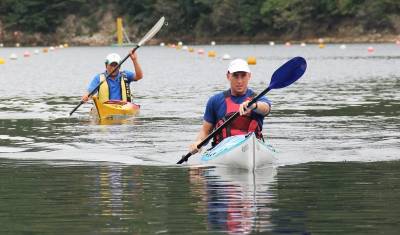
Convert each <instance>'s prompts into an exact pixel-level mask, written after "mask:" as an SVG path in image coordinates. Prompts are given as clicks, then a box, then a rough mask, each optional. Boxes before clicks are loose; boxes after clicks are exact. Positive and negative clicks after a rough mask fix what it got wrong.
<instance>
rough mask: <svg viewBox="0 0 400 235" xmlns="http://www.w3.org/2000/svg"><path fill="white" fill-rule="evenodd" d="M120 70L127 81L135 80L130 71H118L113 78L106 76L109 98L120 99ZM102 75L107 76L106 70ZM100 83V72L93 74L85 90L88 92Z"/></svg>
mask: <svg viewBox="0 0 400 235" xmlns="http://www.w3.org/2000/svg"><path fill="white" fill-rule="evenodd" d="M121 72H124V73H125V74H126V77H127V79H128V83H131V82H132V81H136V80H135V77H136V75H135V73H134V72H131V71H120V72H119V73H118V75H117V77H116V78H115V79H111V78H107V83H108V87H109V91H110V100H122V95H121V79H122V74H121ZM104 75H105V76H106V77H107V75H108V74H107V72H104ZM99 83H100V74H97V75H96V76H94V78H93V79H92V81H91V82H90V84H89V86H88V88H87V90H88V92H89V93H90V92H91V91H93V89H95V88H96V87H97V86H98V85H99Z"/></svg>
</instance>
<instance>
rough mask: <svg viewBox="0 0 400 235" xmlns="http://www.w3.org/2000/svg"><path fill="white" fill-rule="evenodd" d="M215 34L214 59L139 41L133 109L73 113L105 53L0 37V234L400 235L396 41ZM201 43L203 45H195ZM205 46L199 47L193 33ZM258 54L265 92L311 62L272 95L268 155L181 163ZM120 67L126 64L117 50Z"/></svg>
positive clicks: (259, 83) (399, 54) (256, 74)
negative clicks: (226, 162) (236, 40)
mask: <svg viewBox="0 0 400 235" xmlns="http://www.w3.org/2000/svg"><path fill="white" fill-rule="evenodd" d="M368 46H369V45H364V44H356V45H348V46H347V49H345V50H340V49H339V46H338V45H330V46H327V47H326V48H325V49H319V48H318V47H316V46H315V45H311V46H307V47H300V46H292V47H289V48H287V47H283V46H275V47H270V46H265V45H257V46H253V45H250V46H216V47H214V48H213V49H214V50H215V51H216V52H217V55H218V56H217V58H208V57H206V56H200V55H197V54H194V53H189V52H186V51H180V50H176V49H171V48H161V47H143V48H140V51H139V56H140V57H139V59H140V62H141V64H142V67H143V70H144V72H145V78H144V79H143V80H141V81H139V82H137V83H135V84H134V85H133V89H134V98H135V102H136V103H138V104H140V105H141V107H142V109H141V113H140V115H139V116H138V117H136V118H135V119H133V120H129V121H127V122H126V123H101V124H99V123H96V122H94V121H92V120H90V118H89V115H88V112H89V110H90V108H91V104H85V105H83V106H81V108H80V109H78V111H77V112H76V113H74V115H73V116H72V117H69V116H68V113H69V112H70V111H71V110H72V109H73V107H74V106H75V105H77V103H78V102H79V100H80V96H81V95H82V94H83V92H84V90H85V88H86V86H87V84H88V82H89V81H90V80H91V78H92V77H93V76H94V75H95V74H96V73H98V72H101V71H103V70H104V65H103V62H104V57H105V56H106V55H107V54H108V53H110V52H114V51H116V52H119V53H120V54H121V55H122V56H124V55H126V53H127V48H106V47H98V48H93V47H92V48H87V47H82V48H68V49H62V50H56V51H54V52H49V53H47V54H44V53H40V54H39V55H33V56H31V57H30V58H23V57H22V53H23V51H25V50H31V51H32V48H19V49H15V48H1V49H0V57H3V58H8V56H9V54H11V53H17V54H18V55H19V57H20V58H19V59H18V60H16V61H10V60H7V61H6V64H4V65H1V70H2V72H1V74H0V94H1V96H0V110H1V111H0V165H1V167H0V176H1V181H2V183H1V184H0V198H1V200H0V203H1V204H2V205H1V207H0V224H1V225H2V226H1V228H0V233H2V234H25V233H28V234H55V233H65V234H71V233H76V234H110V233H117V234H123V233H126V234H132V233H134V234H136V233H137V234H146V233H151V234H154V233H170V234H177V233H181V234H187V233H218V232H224V233H230V234H243V233H293V234H302V233H305V234H310V233H311V234H320V233H334V234H337V233H341V234H343V233H347V234H376V233H385V234H395V233H396V231H398V230H399V229H400V226H398V225H397V224H398V223H399V221H398V220H399V219H398V216H396V215H398V214H399V213H400V208H398V207H397V206H396V204H397V203H396V202H397V201H398V198H399V196H400V195H399V194H400V191H399V183H400V182H399V180H400V175H399V174H400V173H398V168H399V166H400V161H398V160H399V159H400V141H399V139H400V134H399V133H400V132H399V129H400V93H399V92H398V91H399V89H400V47H398V46H396V45H394V44H393V45H391V44H380V45H373V46H374V47H375V52H374V53H368V52H367V47H368ZM197 48H199V47H197ZM203 48H205V49H206V51H207V50H209V49H211V48H210V47H209V46H205V47H203ZM225 53H228V54H230V55H231V56H232V57H243V58H245V57H247V56H256V57H257V65H256V66H252V67H251V69H252V74H253V78H252V81H251V86H252V87H253V88H254V90H256V91H262V90H263V89H265V88H266V87H267V86H268V83H269V80H270V77H271V75H272V73H273V72H274V71H275V70H276V69H277V68H278V67H279V66H280V65H281V64H283V63H284V62H286V61H287V60H289V59H290V58H292V57H294V56H303V57H304V58H306V60H307V62H308V70H307V72H306V74H305V75H304V76H303V78H302V79H300V80H299V81H298V82H296V83H295V84H293V85H291V86H290V87H287V88H284V89H281V90H273V91H271V92H270V93H269V94H268V97H269V98H270V99H271V100H272V102H273V111H272V113H271V115H270V116H269V117H268V118H267V119H266V120H265V124H264V134H265V135H266V136H268V141H269V142H270V143H271V144H272V145H273V146H274V147H275V148H276V149H278V151H279V155H278V156H279V160H278V162H277V164H276V165H275V166H274V167H273V168H271V169H269V168H267V169H264V170H261V171H260V172H256V173H254V174H253V173H247V172H241V171H232V170H230V171H228V170H226V169H221V168H208V169H199V168H187V167H181V166H179V167H177V166H176V165H175V163H176V161H177V160H178V159H179V158H180V156H181V155H182V154H185V153H186V152H187V146H188V145H189V144H190V143H191V141H192V140H193V139H194V138H195V136H196V134H197V131H198V130H199V128H200V124H201V120H202V114H203V111H204V106H205V103H206V101H207V99H208V97H209V96H210V95H212V94H213V93H215V92H217V91H220V90H223V89H226V88H227V81H226V79H225V72H226V68H227V65H228V63H229V61H224V60H222V59H221V57H222V55H223V54H225ZM123 67H124V68H125V69H130V68H131V67H132V65H131V62H130V61H127V62H126V63H125V64H124V66H123Z"/></svg>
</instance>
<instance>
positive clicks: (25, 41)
mask: <svg viewBox="0 0 400 235" xmlns="http://www.w3.org/2000/svg"><path fill="white" fill-rule="evenodd" d="M320 40H323V43H325V44H344V43H346V44H355V43H396V42H397V41H400V35H394V34H384V35H382V34H368V35H359V36H357V37H351V36H344V37H320V38H304V39H291V38H274V37H267V36H255V37H247V36H237V37H214V38H192V37H190V36H183V37H182V38H181V39H179V40H177V39H176V38H174V39H170V38H164V39H160V38H155V39H152V40H150V41H149V42H148V43H147V45H159V44H160V43H161V42H163V43H165V44H166V45H167V44H177V43H178V42H179V41H181V42H183V44H185V45H207V44H210V42H211V41H215V42H216V44H227V45H230V44H238V45H246V44H255V45H257V44H269V43H270V42H274V43H275V44H285V43H286V42H290V43H291V44H300V43H308V44H319V43H321V41H320ZM115 41H116V40H115V39H114V38H113V37H110V36H105V35H100V34H95V35H93V36H79V37H72V38H68V39H60V38H59V37H57V36H54V37H53V36H49V35H40V34H34V35H24V37H23V38H22V37H21V38H20V39H19V40H18V41H15V40H10V39H9V38H8V39H6V40H4V41H1V40H0V45H1V44H3V46H4V47H14V46H15V45H16V43H19V45H20V46H21V47H29V46H52V45H60V44H64V43H68V44H69V45H70V46H111V45H112V44H115ZM132 41H135V40H132Z"/></svg>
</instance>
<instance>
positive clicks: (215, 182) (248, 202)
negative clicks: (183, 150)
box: [189, 167, 276, 234]
mask: <svg viewBox="0 0 400 235" xmlns="http://www.w3.org/2000/svg"><path fill="white" fill-rule="evenodd" d="M189 171H190V182H191V186H192V187H191V192H192V194H194V196H200V198H201V200H200V202H199V203H198V207H197V211H198V212H199V213H201V214H207V220H208V229H209V230H218V231H223V232H228V233H229V234H248V233H251V232H263V231H270V230H271V229H272V227H271V222H270V216H271V215H270V214H271V208H269V207H268V205H270V204H271V203H272V194H271V193H270V192H269V190H268V187H269V185H270V184H271V183H272V182H273V181H274V180H275V175H276V169H275V168H273V167H269V168H264V169H262V170H259V171H256V172H248V171H243V170H238V169H229V168H223V167H217V168H191V169H190V170H189Z"/></svg>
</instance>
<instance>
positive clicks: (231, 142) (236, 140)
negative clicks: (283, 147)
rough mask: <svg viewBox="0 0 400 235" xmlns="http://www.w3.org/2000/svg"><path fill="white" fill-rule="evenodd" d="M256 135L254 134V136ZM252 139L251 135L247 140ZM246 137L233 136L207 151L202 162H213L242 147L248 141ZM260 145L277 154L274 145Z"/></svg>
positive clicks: (202, 157) (202, 156) (263, 143)
mask: <svg viewBox="0 0 400 235" xmlns="http://www.w3.org/2000/svg"><path fill="white" fill-rule="evenodd" d="M252 135H254V134H252ZM249 137H251V135H249V136H248V137H247V138H249ZM247 138H246V137H245V136H244V135H236V136H232V137H228V138H226V139H224V140H223V141H222V142H221V143H219V144H218V145H217V146H216V147H215V148H213V149H211V150H209V151H206V152H205V153H204V154H202V155H201V160H202V161H205V162H206V161H210V160H213V159H215V158H217V157H219V156H221V155H222V154H224V153H226V152H229V151H231V150H232V149H234V148H236V147H238V146H240V145H241V144H242V143H243V142H244V141H246V139H247ZM260 143H261V144H262V145H264V146H265V147H266V148H267V149H268V150H270V151H271V152H274V153H276V152H277V151H276V150H275V149H274V147H272V145H270V144H267V143H265V142H261V141H260Z"/></svg>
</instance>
